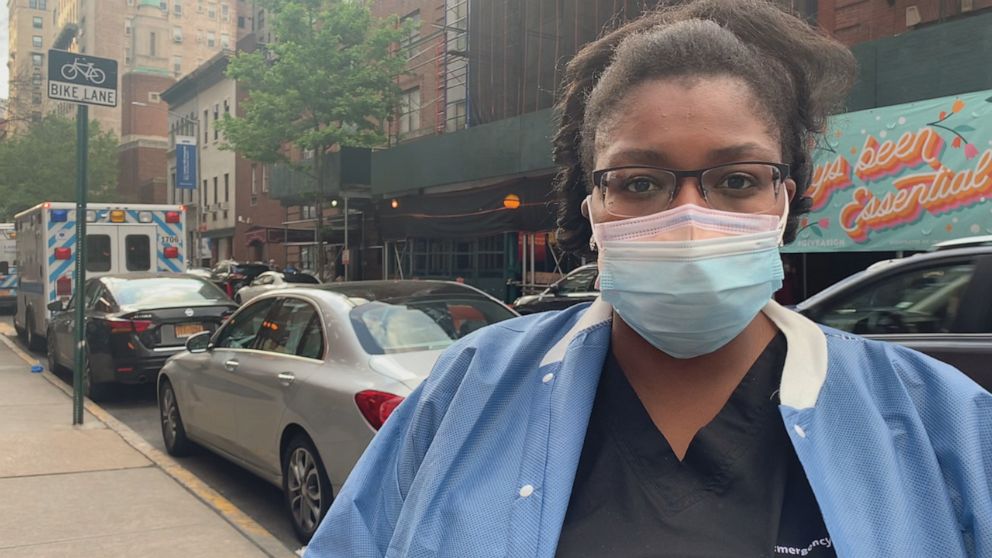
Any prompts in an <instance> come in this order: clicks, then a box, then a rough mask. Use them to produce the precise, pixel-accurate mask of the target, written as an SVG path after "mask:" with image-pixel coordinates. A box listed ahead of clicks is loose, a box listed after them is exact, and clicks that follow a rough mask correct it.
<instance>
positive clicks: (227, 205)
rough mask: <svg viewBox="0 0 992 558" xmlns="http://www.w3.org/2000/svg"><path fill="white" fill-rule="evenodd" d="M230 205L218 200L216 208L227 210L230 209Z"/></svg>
mask: <svg viewBox="0 0 992 558" xmlns="http://www.w3.org/2000/svg"><path fill="white" fill-rule="evenodd" d="M230 207H231V204H229V203H228V202H220V203H219V204H218V205H217V208H218V209H220V210H221V211H227V210H228V209H230Z"/></svg>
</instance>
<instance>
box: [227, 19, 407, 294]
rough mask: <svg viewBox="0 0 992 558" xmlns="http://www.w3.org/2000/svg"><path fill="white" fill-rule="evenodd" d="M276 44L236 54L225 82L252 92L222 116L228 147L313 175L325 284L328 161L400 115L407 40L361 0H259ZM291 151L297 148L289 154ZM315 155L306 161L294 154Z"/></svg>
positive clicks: (373, 140)
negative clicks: (400, 85)
mask: <svg viewBox="0 0 992 558" xmlns="http://www.w3.org/2000/svg"><path fill="white" fill-rule="evenodd" d="M261 4H262V7H264V8H265V9H266V12H267V15H268V16H269V19H268V21H269V22H270V23H271V26H272V30H273V32H274V34H273V40H272V42H271V43H270V44H266V45H263V46H261V47H259V48H258V49H256V50H254V51H252V52H239V53H238V54H237V55H236V56H234V57H233V58H232V60H231V61H230V63H229V65H228V69H227V75H228V76H229V77H231V78H233V79H235V80H237V81H238V83H239V84H240V85H242V86H244V87H245V88H246V89H247V91H248V98H247V99H246V100H245V101H243V102H242V103H241V107H240V108H241V111H240V114H239V115H228V116H225V118H224V120H223V121H222V122H221V123H220V130H221V132H222V133H223V134H224V137H225V138H226V147H227V148H229V149H233V150H235V151H237V152H239V153H240V154H241V155H243V156H245V157H247V158H249V159H253V160H256V161H260V162H264V163H276V162H280V163H284V164H288V165H290V166H292V168H293V169H294V170H296V171H298V172H301V173H305V174H306V175H307V176H309V177H311V179H312V181H313V183H314V184H315V186H316V188H315V192H314V202H315V209H316V214H317V223H316V236H317V238H318V241H317V242H318V250H317V272H318V274H319V275H320V276H321V277H324V258H325V256H324V239H323V206H324V196H325V193H326V176H325V169H326V158H327V156H328V153H329V152H330V151H331V150H333V149H336V148H340V147H375V146H378V145H383V144H384V143H385V142H386V139H387V137H386V133H385V130H384V123H385V122H386V121H387V120H388V119H389V118H390V117H391V116H392V115H393V114H394V112H395V110H396V109H397V106H398V102H399V96H400V91H399V88H398V86H397V83H396V78H397V76H398V75H399V74H400V73H401V72H402V71H403V69H404V67H405V64H406V58H405V55H404V53H403V51H402V50H400V49H399V48H397V44H398V42H399V41H400V40H401V39H402V38H403V37H404V36H405V35H406V34H408V33H409V29H407V28H406V27H405V26H403V25H400V24H399V23H398V21H397V20H396V18H388V19H379V18H376V17H375V16H373V15H372V13H371V12H370V11H369V8H368V7H367V5H366V3H365V2H362V1H359V0H262V2H261ZM292 148H296V149H295V150H294V149H292ZM294 151H295V152H297V153H299V152H300V151H304V152H306V153H312V154H313V158H312V161H306V160H300V159H301V158H300V157H293V156H292V155H293V152H294Z"/></svg>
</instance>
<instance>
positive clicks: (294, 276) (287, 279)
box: [234, 271, 320, 304]
mask: <svg viewBox="0 0 992 558" xmlns="http://www.w3.org/2000/svg"><path fill="white" fill-rule="evenodd" d="M317 284H320V281H318V280H317V278H316V277H314V276H313V275H310V274H309V273H284V272H281V271H266V272H264V273H260V274H259V275H258V277H256V278H255V279H254V280H252V282H251V284H250V285H245V286H244V287H241V288H240V289H238V292H236V293H234V301H235V302H237V303H238V304H241V303H243V302H248V301H249V300H251V299H253V298H255V297H256V296H258V295H260V294H263V293H267V292H269V291H274V290H276V289H285V288H287V287H307V286H311V287H312V286H313V285H317Z"/></svg>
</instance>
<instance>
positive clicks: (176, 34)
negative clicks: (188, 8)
mask: <svg viewBox="0 0 992 558" xmlns="http://www.w3.org/2000/svg"><path fill="white" fill-rule="evenodd" d="M172 40H173V41H174V42H177V43H181V42H183V28H182V27H173V28H172Z"/></svg>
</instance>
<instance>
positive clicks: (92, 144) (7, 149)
mask: <svg viewBox="0 0 992 558" xmlns="http://www.w3.org/2000/svg"><path fill="white" fill-rule="evenodd" d="M117 145H118V142H117V138H116V136H115V135H114V134H113V132H109V131H107V132H105V131H102V130H101V129H100V125H99V123H98V122H96V121H90V124H89V159H88V166H87V175H88V177H87V180H88V184H89V190H88V198H89V200H90V201H107V200H109V198H110V197H111V196H112V195H113V193H114V192H115V191H116V185H117ZM0 169H3V171H2V172H0V220H2V221H10V220H12V218H13V216H14V214H16V213H18V212H20V211H23V210H24V209H27V208H29V207H31V206H33V205H36V204H38V203H39V202H42V201H75V199H76V123H75V122H74V121H71V120H67V119H65V118H62V117H59V116H56V115H49V116H45V117H43V118H42V119H41V120H38V121H37V122H33V123H32V124H31V125H30V126H29V127H28V128H27V130H25V131H23V132H20V133H17V134H14V135H11V136H8V137H7V138H6V139H5V140H4V141H2V142H0Z"/></svg>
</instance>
